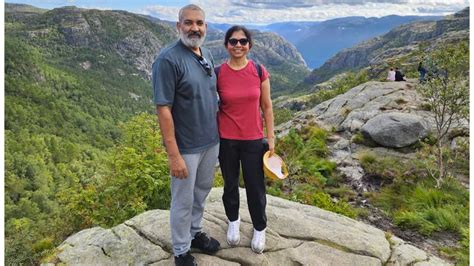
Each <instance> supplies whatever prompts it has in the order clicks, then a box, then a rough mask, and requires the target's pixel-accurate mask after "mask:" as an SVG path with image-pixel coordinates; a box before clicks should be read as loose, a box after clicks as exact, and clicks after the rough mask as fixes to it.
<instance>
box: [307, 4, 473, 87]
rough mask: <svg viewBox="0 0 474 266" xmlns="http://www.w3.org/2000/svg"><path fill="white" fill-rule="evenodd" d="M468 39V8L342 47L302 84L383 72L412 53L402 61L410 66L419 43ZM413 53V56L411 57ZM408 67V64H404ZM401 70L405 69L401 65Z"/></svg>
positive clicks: (426, 46)
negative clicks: (363, 70)
mask: <svg viewBox="0 0 474 266" xmlns="http://www.w3.org/2000/svg"><path fill="white" fill-rule="evenodd" d="M468 39H469V8H466V9H464V10H462V11H460V12H458V13H456V14H454V15H450V16H447V17H445V18H443V19H441V20H439V21H420V22H413V23H410V24H406V25H402V26H400V27H397V28H395V29H393V30H391V31H390V32H388V33H387V34H385V35H382V36H380V37H376V38H373V39H371V40H368V41H365V42H362V43H360V44H358V45H356V46H354V47H352V48H349V49H345V50H343V51H341V52H339V53H337V54H336V55H335V56H333V57H332V58H330V59H329V60H328V61H327V62H326V63H324V65H322V66H321V67H320V68H318V69H315V70H314V71H313V72H312V73H311V74H310V75H309V76H308V77H307V78H306V79H305V83H306V84H312V85H314V84H317V83H321V82H323V81H325V80H327V79H329V78H331V77H332V76H334V75H335V74H337V73H341V72H344V71H347V70H357V69H361V68H365V67H369V69H370V70H371V72H372V75H373V76H377V75H379V74H380V73H381V72H384V71H385V70H386V69H387V67H389V65H390V63H395V62H397V61H399V59H400V58H402V57H406V56H409V55H411V54H413V57H409V58H407V59H406V60H405V61H406V64H409V65H412V66H414V65H415V64H417V62H418V60H419V56H420V55H416V52H417V51H418V50H419V49H420V48H419V45H420V44H422V45H423V47H424V48H422V49H424V50H425V51H430V50H432V49H435V48H436V47H438V46H439V45H440V44H443V43H455V42H458V41H461V40H468ZM415 55H416V57H415ZM406 68H408V67H406ZM404 70H405V71H406V70H407V69H404Z"/></svg>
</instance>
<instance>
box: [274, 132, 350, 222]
mask: <svg viewBox="0 0 474 266" xmlns="http://www.w3.org/2000/svg"><path fill="white" fill-rule="evenodd" d="M327 136H328V132H326V131H325V130H323V129H321V128H317V127H307V128H304V129H302V130H301V131H299V132H297V131H296V130H294V129H293V130H291V131H290V133H289V134H288V135H287V136H285V137H284V138H282V139H278V140H277V143H278V145H277V153H278V154H279V155H281V156H282V157H283V159H284V160H285V163H286V164H287V166H288V169H289V177H288V178H287V179H285V180H269V181H268V182H267V185H268V189H267V192H268V193H269V194H271V195H275V196H279V197H283V198H286V199H290V200H293V201H297V202H301V203H304V204H310V205H314V206H318V207H320V208H322V209H326V210H329V211H333V212H336V213H340V214H343V215H346V216H348V217H352V218H355V217H357V215H358V210H357V209H355V208H353V207H352V206H350V205H349V204H348V202H347V200H348V199H349V198H348V197H347V196H346V195H350V193H347V190H344V189H343V188H341V187H340V184H339V177H338V176H336V175H335V173H334V170H335V168H336V164H335V163H333V162H330V161H329V160H327V159H326V157H327V155H328V149H327V145H326V139H327ZM329 193H331V194H329ZM330 195H333V196H340V198H339V200H337V201H336V200H334V199H332V198H331V196H330Z"/></svg>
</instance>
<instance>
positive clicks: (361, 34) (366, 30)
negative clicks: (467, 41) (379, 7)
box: [255, 15, 441, 68]
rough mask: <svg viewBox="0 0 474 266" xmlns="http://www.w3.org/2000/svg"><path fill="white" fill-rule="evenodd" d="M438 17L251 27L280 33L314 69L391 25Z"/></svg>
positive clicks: (395, 17) (287, 23) (389, 18)
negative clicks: (343, 50) (341, 51)
mask: <svg viewBox="0 0 474 266" xmlns="http://www.w3.org/2000/svg"><path fill="white" fill-rule="evenodd" d="M440 18H441V17H434V16H431V17H418V16H395V15H392V16H386V17H381V18H373V17H372V18H365V17H345V18H338V19H332V20H327V21H323V22H282V23H274V24H270V25H267V26H264V27H255V28H257V29H259V30H263V31H272V32H275V33H277V34H279V35H281V36H283V37H284V38H285V39H287V40H288V41H289V42H291V43H292V44H293V45H294V46H296V48H297V49H298V51H299V52H300V53H301V54H302V55H303V58H304V59H305V61H306V63H307V64H308V67H310V68H317V67H319V66H321V65H322V64H323V63H324V62H325V61H326V60H327V59H329V58H330V57H331V56H333V55H335V54H336V53H337V52H339V51H340V50H342V49H344V48H348V47H351V46H353V45H355V44H357V43H359V42H361V41H364V40H367V39H370V38H373V37H375V36H378V35H381V34H384V33H386V32H388V31H389V30H391V29H392V28H394V27H397V26H400V25H402V24H406V23H410V22H413V21H424V20H437V19H440Z"/></svg>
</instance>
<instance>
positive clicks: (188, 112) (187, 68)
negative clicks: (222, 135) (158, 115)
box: [152, 40, 219, 154]
mask: <svg viewBox="0 0 474 266" xmlns="http://www.w3.org/2000/svg"><path fill="white" fill-rule="evenodd" d="M201 54H202V56H203V57H204V58H205V59H206V60H207V62H208V63H209V66H210V69H209V70H207V71H206V69H205V67H204V66H202V65H201V63H199V57H198V56H197V55H196V54H194V53H193V52H192V51H191V50H190V49H189V48H187V47H186V46H185V45H184V44H183V43H182V42H181V41H179V40H178V41H177V42H175V43H173V44H171V45H170V46H168V47H166V48H165V49H163V50H162V52H161V53H160V54H159V56H158V57H157V58H156V60H155V62H154V63H153V73H152V82H153V97H154V103H155V104H156V105H168V106H171V113H172V115H173V121H174V127H175V136H176V142H177V144H178V148H179V151H180V152H181V153H182V154H190V153H199V152H201V151H203V150H206V149H207V148H209V147H211V146H214V145H215V144H217V143H218V142H219V133H218V129H217V118H216V116H217V108H218V107H217V90H216V75H215V74H214V66H213V65H214V64H213V63H212V62H213V60H212V55H211V53H210V52H209V51H208V50H207V49H205V48H201ZM208 71H210V72H209V73H211V75H212V76H209V74H208Z"/></svg>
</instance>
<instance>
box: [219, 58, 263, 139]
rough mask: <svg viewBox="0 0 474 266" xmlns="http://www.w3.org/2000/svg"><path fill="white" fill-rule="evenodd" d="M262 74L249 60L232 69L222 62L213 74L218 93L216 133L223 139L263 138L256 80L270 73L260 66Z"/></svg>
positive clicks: (259, 80) (257, 82)
mask: <svg viewBox="0 0 474 266" xmlns="http://www.w3.org/2000/svg"><path fill="white" fill-rule="evenodd" d="M261 69H262V78H260V77H259V76H258V72H257V68H256V67H255V64H254V62H253V61H251V60H249V61H248V64H247V66H245V67H244V68H243V69H240V70H233V69H232V68H230V67H229V65H227V63H223V64H222V65H221V68H220V70H219V75H218V77H217V92H218V93H219V97H220V101H221V102H220V107H219V113H218V114H217V121H218V125H219V135H220V137H221V138H224V139H235V140H256V139H261V138H263V121H262V115H261V113H260V95H261V89H260V84H261V82H262V81H264V80H266V79H267V78H268V77H269V76H270V75H269V74H268V71H267V70H266V69H265V68H264V67H263V66H261Z"/></svg>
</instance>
